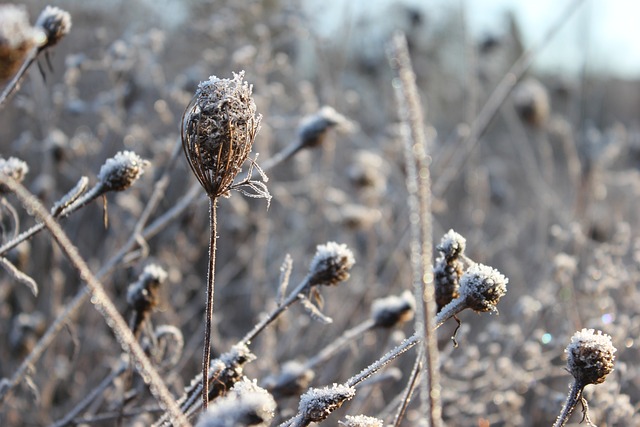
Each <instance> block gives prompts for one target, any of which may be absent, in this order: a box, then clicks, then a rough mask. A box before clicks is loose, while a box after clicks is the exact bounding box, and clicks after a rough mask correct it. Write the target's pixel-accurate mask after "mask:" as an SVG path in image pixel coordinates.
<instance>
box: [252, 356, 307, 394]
mask: <svg viewBox="0 0 640 427" xmlns="http://www.w3.org/2000/svg"><path fill="white" fill-rule="evenodd" d="M314 377H315V373H314V372H313V371H312V370H311V369H309V368H307V367H305V365H304V364H302V363H300V362H298V361H296V360H289V361H288V362H285V363H284V364H283V365H282V371H281V372H280V374H278V375H277V376H269V377H267V378H265V380H264V386H265V388H266V389H267V390H269V391H270V392H271V393H273V394H274V395H275V396H276V397H291V396H300V394H301V393H302V391H303V390H306V389H307V388H309V384H311V381H312V380H313V378H314Z"/></svg>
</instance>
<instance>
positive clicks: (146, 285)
mask: <svg viewBox="0 0 640 427" xmlns="http://www.w3.org/2000/svg"><path fill="white" fill-rule="evenodd" d="M166 279H167V272H166V271H165V270H164V269H163V268H162V267H160V266H159V265H157V264H149V265H148V266H146V267H145V268H144V271H143V272H142V274H140V276H139V277H138V281H137V282H135V283H133V284H131V285H130V286H129V289H128V290H127V303H128V304H129V306H130V307H132V308H133V309H134V310H136V311H138V312H142V313H144V312H147V311H149V310H151V309H152V308H153V307H155V306H157V305H158V302H159V300H158V295H157V293H158V288H159V287H160V285H162V284H163V283H164V281H165V280H166Z"/></svg>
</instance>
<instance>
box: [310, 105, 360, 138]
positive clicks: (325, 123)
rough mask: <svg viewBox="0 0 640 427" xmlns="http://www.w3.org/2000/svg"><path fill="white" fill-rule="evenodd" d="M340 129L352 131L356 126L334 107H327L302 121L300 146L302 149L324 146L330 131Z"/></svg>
mask: <svg viewBox="0 0 640 427" xmlns="http://www.w3.org/2000/svg"><path fill="white" fill-rule="evenodd" d="M335 127H339V128H341V129H344V130H347V131H348V130H351V129H352V128H353V127H354V125H353V124H352V123H351V121H350V120H349V119H347V118H346V117H345V116H343V115H342V114H340V113H338V112H337V111H336V110H334V109H333V108H332V107H329V106H327V105H325V106H324V107H322V108H321V109H320V110H319V111H318V112H317V113H315V114H313V115H311V116H307V117H305V118H304V119H302V122H301V123H300V126H299V127H298V139H299V141H298V145H299V146H300V147H301V148H312V147H317V146H319V145H322V142H323V141H324V139H325V136H326V135H327V132H328V131H329V129H332V128H335Z"/></svg>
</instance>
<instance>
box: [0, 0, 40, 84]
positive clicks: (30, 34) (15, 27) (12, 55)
mask: <svg viewBox="0 0 640 427" xmlns="http://www.w3.org/2000/svg"><path fill="white" fill-rule="evenodd" d="M45 42H46V35H45V34H44V33H43V32H42V30H40V29H38V28H34V27H32V26H31V25H30V24H29V16H28V14H27V11H26V9H25V8H24V7H22V6H16V5H13V4H5V5H0V82H2V81H4V80H7V79H9V78H10V77H12V76H13V75H14V74H15V73H16V72H17V71H18V69H19V68H20V66H21V65H22V63H23V62H24V60H25V58H26V56H27V53H28V52H29V51H30V50H31V49H33V48H34V47H37V46H41V45H42V44H43V43H45Z"/></svg>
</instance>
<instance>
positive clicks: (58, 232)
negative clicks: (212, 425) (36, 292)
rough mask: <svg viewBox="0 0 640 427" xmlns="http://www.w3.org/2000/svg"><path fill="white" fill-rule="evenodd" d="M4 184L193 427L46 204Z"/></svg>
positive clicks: (156, 389)
mask: <svg viewBox="0 0 640 427" xmlns="http://www.w3.org/2000/svg"><path fill="white" fill-rule="evenodd" d="M0 182H2V183H3V184H5V185H6V186H8V187H9V188H10V189H11V190H12V191H13V192H15V194H16V196H18V198H19V199H20V200H21V202H22V203H23V204H24V205H25V207H26V208H28V209H29V210H30V211H32V212H33V213H34V214H35V215H36V216H37V217H38V218H39V219H40V220H41V221H42V222H44V224H45V226H46V227H47V229H49V231H50V232H51V236H52V237H53V239H54V240H55V241H56V243H58V245H59V246H60V248H61V249H62V251H63V252H64V253H65V255H66V256H67V258H69V260H70V261H71V263H72V264H73V265H74V267H75V268H76V269H77V270H78V271H79V273H80V275H81V276H82V277H83V278H84V279H85V280H86V282H87V285H88V286H89V288H90V290H91V295H92V302H93V303H94V304H95V306H96V308H97V309H98V311H99V312H100V314H101V315H102V316H103V317H104V318H105V320H106V322H107V325H108V326H109V327H110V328H111V329H112V330H113V332H114V333H115V335H116V337H117V338H118V341H119V343H120V345H121V346H122V349H123V350H124V351H125V352H126V353H129V354H130V355H131V357H132V358H133V360H134V361H135V364H136V367H137V369H138V370H139V371H140V374H141V376H142V378H143V379H144V381H145V382H146V383H147V384H148V385H149V388H150V390H151V393H152V394H153V395H154V396H155V397H156V398H157V399H158V400H159V402H160V403H161V405H162V406H163V407H164V408H166V409H167V411H168V412H169V413H170V414H171V418H172V419H173V421H174V423H175V424H176V425H179V426H188V425H190V424H189V422H188V421H187V419H186V418H185V417H184V415H183V414H182V412H181V411H180V408H179V407H178V405H177V404H176V402H175V400H174V399H173V396H172V395H171V393H170V392H169V390H168V389H167V386H166V385H165V384H164V382H163V381H162V378H160V376H159V375H158V372H157V371H156V370H155V368H154V367H153V365H152V364H151V362H150V361H149V359H148V358H147V356H146V355H145V353H144V350H143V349H142V347H140V344H138V342H137V341H136V339H135V337H134V336H133V333H132V332H131V330H130V329H129V327H128V326H127V323H126V322H125V320H124V319H123V318H122V316H121V315H120V313H119V312H118V309H117V308H116V307H115V305H114V304H113V302H112V301H111V299H110V298H109V296H108V295H107V293H106V292H105V290H104V287H103V286H102V284H101V283H100V282H99V281H98V279H97V278H96V277H95V276H94V275H93V273H92V272H91V270H90V269H89V267H88V266H87V264H86V262H85V261H84V259H83V258H82V257H81V256H80V254H79V253H78V250H77V248H76V247H75V246H74V245H73V243H71V240H69V237H68V236H67V235H66V233H65V232H64V231H63V230H62V228H61V227H60V226H59V225H58V223H57V222H56V221H55V220H54V219H53V217H52V216H51V215H50V214H49V212H47V210H46V209H45V208H44V207H43V206H42V204H41V203H40V202H39V201H38V200H37V199H36V198H35V197H34V196H33V195H32V194H31V193H29V191H28V190H27V189H26V188H25V187H24V186H22V185H21V184H19V183H17V182H16V181H15V180H13V179H12V178H10V177H7V176H3V175H0Z"/></svg>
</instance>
